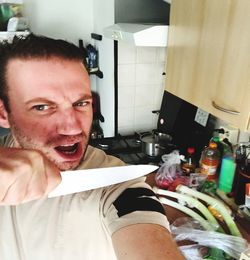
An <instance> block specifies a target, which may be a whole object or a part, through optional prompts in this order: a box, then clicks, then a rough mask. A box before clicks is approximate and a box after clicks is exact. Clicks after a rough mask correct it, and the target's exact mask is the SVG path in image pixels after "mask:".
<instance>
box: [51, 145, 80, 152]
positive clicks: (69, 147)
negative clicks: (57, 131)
mask: <svg viewBox="0 0 250 260" xmlns="http://www.w3.org/2000/svg"><path fill="white" fill-rule="evenodd" d="M78 145H79V143H75V144H67V145H59V146H57V147H55V149H56V150H57V151H58V152H59V153H61V154H64V155H74V154H75V153H76V152H77V150H78Z"/></svg>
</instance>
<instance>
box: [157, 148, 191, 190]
mask: <svg viewBox="0 0 250 260" xmlns="http://www.w3.org/2000/svg"><path fill="white" fill-rule="evenodd" d="M162 159H163V161H164V163H163V164H162V166H161V167H160V168H159V170H158V172H157V173H156V175H155V181H156V184H157V186H158V187H160V188H163V189H170V185H171V184H172V183H173V182H174V181H176V180H177V181H176V182H178V183H176V186H177V185H178V184H187V179H186V178H185V177H184V176H181V175H182V170H181V166H180V164H181V155H180V154H179V151H178V150H174V151H173V152H172V153H170V154H164V155H163V156H162ZM170 190H171V189H170ZM172 190H173V189H172Z"/></svg>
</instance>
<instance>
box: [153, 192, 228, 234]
mask: <svg viewBox="0 0 250 260" xmlns="http://www.w3.org/2000/svg"><path fill="white" fill-rule="evenodd" d="M153 190H154V192H155V193H157V194H159V195H165V196H168V197H172V198H176V199H178V200H179V201H180V200H183V201H185V202H186V203H187V204H188V206H189V207H194V208H196V209H198V210H199V211H200V212H201V213H202V214H203V216H204V217H205V218H206V219H207V220H208V222H209V223H210V224H212V225H213V226H214V227H216V229H217V230H218V231H219V232H221V233H225V232H224V230H223V229H222V228H221V226H220V225H219V223H218V221H217V220H216V219H215V217H214V216H213V215H212V214H211V213H210V212H209V210H208V209H207V208H206V207H205V206H204V205H203V204H202V203H201V202H200V201H198V200H197V199H195V198H193V197H190V196H187V195H185V194H180V193H177V192H173V191H168V190H163V189H159V188H157V187H154V188H153Z"/></svg>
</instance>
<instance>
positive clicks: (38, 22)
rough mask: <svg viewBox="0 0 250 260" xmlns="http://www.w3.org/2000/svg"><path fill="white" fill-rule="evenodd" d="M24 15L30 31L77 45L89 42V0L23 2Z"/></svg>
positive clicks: (90, 18)
mask: <svg viewBox="0 0 250 260" xmlns="http://www.w3.org/2000/svg"><path fill="white" fill-rule="evenodd" d="M23 2H24V15H25V16H26V17H28V18H29V21H30V28H31V31H32V32H34V33H37V34H42V35H46V36H49V37H52V38H61V39H66V40H69V41H72V42H74V43H75V44H78V39H83V40H84V41H86V42H90V33H91V32H93V28H94V24H93V20H94V18H93V1H89V0H70V1H69V0H23Z"/></svg>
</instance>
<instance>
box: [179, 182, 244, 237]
mask: <svg viewBox="0 0 250 260" xmlns="http://www.w3.org/2000/svg"><path fill="white" fill-rule="evenodd" d="M176 191H178V192H180V193H185V194H188V195H190V196H194V197H196V198H198V199H201V200H203V201H205V202H207V203H208V204H209V205H211V206H213V208H215V209H216V210H217V211H218V212H219V213H220V214H221V215H222V216H223V218H224V220H225V222H226V224H227V226H228V228H229V230H230V233H231V234H232V235H233V236H237V237H242V235H241V233H240V231H239V229H238V227H237V226H236V224H235V222H234V220H233V219H232V217H231V215H230V214H229V212H228V210H227V209H226V207H225V206H224V205H223V203H221V202H220V201H218V200H216V199H214V198H212V197H211V196H208V195H206V194H203V193H201V192H199V191H196V190H192V189H190V188H188V187H186V186H184V185H178V186H177V187H176Z"/></svg>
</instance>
